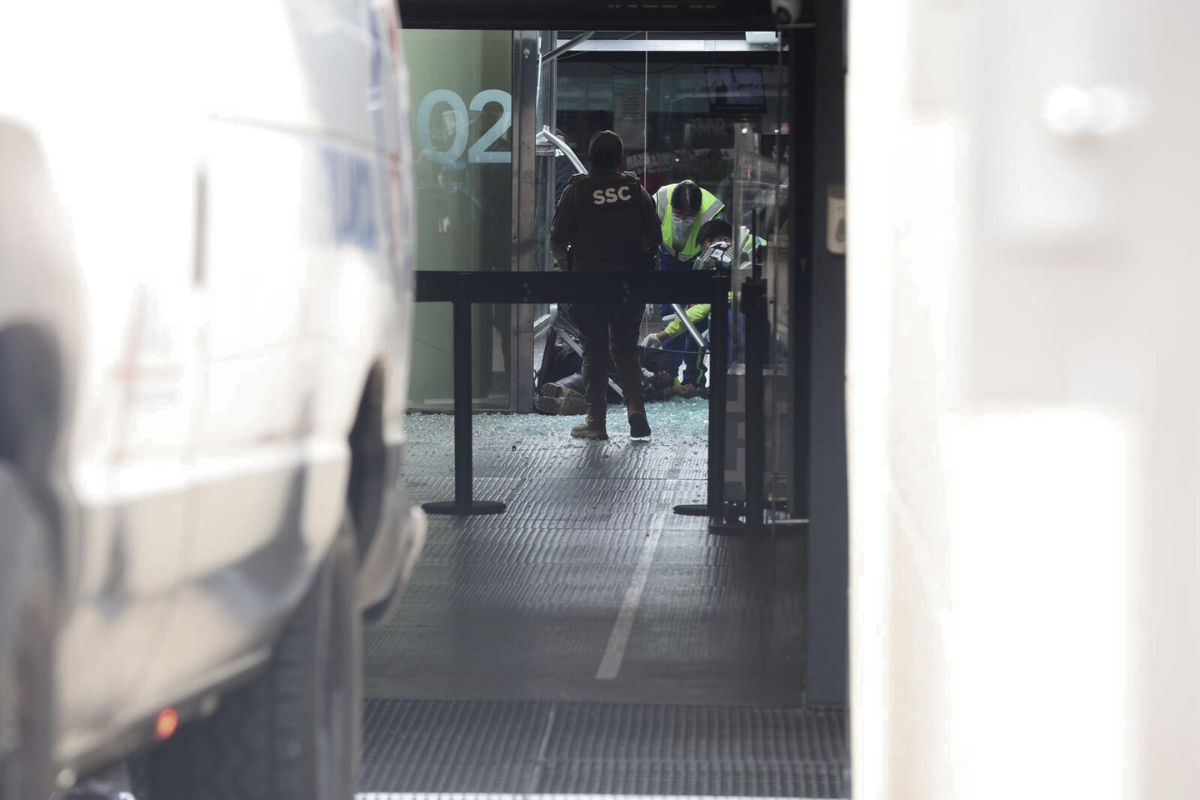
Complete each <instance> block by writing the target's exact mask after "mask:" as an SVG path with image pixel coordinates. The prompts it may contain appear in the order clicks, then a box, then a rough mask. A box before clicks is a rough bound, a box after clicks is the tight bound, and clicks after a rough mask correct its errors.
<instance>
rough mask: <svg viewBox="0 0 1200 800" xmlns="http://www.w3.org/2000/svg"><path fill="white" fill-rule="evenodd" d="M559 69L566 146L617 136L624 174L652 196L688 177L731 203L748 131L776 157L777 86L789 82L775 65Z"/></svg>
mask: <svg viewBox="0 0 1200 800" xmlns="http://www.w3.org/2000/svg"><path fill="white" fill-rule="evenodd" d="M558 71H559V74H558V96H557V124H558V127H559V128H560V129H561V130H562V131H563V132H564V134H565V135H566V139H567V142H568V144H570V145H571V146H572V147H574V148H575V149H576V150H577V151H586V149H587V142H588V140H589V139H590V138H591V136H592V134H593V133H595V132H596V131H599V130H604V129H606V128H607V129H611V130H615V131H617V133H619V134H621V137H622V139H624V141H625V152H626V160H625V169H627V170H629V171H631V172H635V173H637V175H638V176H639V177H641V178H642V179H643V183H644V185H645V187H646V190H647V191H649V192H651V193H653V192H654V191H655V190H656V189H658V188H659V187H660V186H663V185H666V184H671V183H676V182H678V181H681V180H683V179H685V178H689V179H691V180H694V181H696V183H698V184H699V185H700V186H701V187H702V188H704V189H707V190H708V191H710V192H712V193H713V194H715V195H717V196H718V197H720V198H721V199H722V200H723V201H724V202H725V204H726V205H727V206H728V205H732V202H733V177H734V176H733V154H734V152H735V150H736V149H737V147H738V137H739V136H742V135H745V134H743V128H746V129H747V131H749V130H750V128H752V129H753V131H754V132H755V133H756V134H758V135H757V137H756V138H757V141H758V144H759V147H760V152H761V153H762V154H763V155H764V156H773V155H774V148H775V146H776V144H777V141H778V139H779V137H778V135H777V133H776V129H777V127H778V126H777V124H776V120H778V119H780V115H779V109H778V108H777V107H776V106H777V97H778V89H779V81H780V79H781V78H784V79H785V78H786V76H784V75H782V74H781V72H780V69H779V67H778V66H776V65H766V64H763V65H746V64H742V63H738V62H723V63H708V64H692V63H685V64H665V65H664V64H661V63H657V62H650V63H649V64H648V66H643V65H642V64H640V63H637V62H606V63H595V62H591V61H582V60H579V59H564V60H562V61H561V62H560V63H559V65H558ZM743 123H747V124H743Z"/></svg>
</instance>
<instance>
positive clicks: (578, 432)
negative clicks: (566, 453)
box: [571, 414, 608, 439]
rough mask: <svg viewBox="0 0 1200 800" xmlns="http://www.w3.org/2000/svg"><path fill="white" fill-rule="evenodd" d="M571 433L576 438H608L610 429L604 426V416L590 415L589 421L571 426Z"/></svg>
mask: <svg viewBox="0 0 1200 800" xmlns="http://www.w3.org/2000/svg"><path fill="white" fill-rule="evenodd" d="M571 435H572V436H574V437H575V438H576V439H607V438H608V431H607V430H606V429H605V427H604V417H593V416H592V415H591V414H589V415H588V418H587V422H585V423H583V424H582V425H576V426H575V427H574V428H571Z"/></svg>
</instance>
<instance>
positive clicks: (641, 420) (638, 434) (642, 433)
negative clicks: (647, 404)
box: [629, 411, 650, 439]
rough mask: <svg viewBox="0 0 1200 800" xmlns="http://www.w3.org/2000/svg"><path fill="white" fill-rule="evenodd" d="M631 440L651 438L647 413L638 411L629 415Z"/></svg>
mask: <svg viewBox="0 0 1200 800" xmlns="http://www.w3.org/2000/svg"><path fill="white" fill-rule="evenodd" d="M629 438H630V439H649V438H650V421H649V420H648V419H646V412H644V411H636V412H634V413H632V414H630V415H629Z"/></svg>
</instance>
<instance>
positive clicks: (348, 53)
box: [0, 0, 425, 800]
mask: <svg viewBox="0 0 1200 800" xmlns="http://www.w3.org/2000/svg"><path fill="white" fill-rule="evenodd" d="M397 26H398V22H397V20H396V16H395V10H394V5H393V3H391V2H389V0H209V1H208V2H204V3H186V4H183V3H162V2H158V1H157V0H114V1H113V2H104V3H86V2H78V3H74V2H68V3H43V2H14V3H8V4H6V5H4V6H3V8H0V800H31V798H39V797H46V796H48V792H49V789H50V782H51V779H52V778H53V779H56V780H57V783H58V785H60V786H65V785H69V784H70V783H71V782H72V780H73V779H74V778H75V776H81V775H84V774H87V773H88V772H89V771H90V770H92V769H94V768H96V767H98V766H100V765H103V764H107V763H110V762H113V761H115V760H117V759H120V758H123V757H126V756H128V755H131V754H134V753H142V754H145V755H144V758H141V759H139V761H140V763H141V765H142V766H143V767H144V769H145V785H146V786H147V787H148V788H149V791H150V794H151V796H152V797H154V798H157V800H168V799H169V800H185V799H186V798H191V797H222V798H231V799H232V798H244V799H246V800H248V799H249V798H262V799H263V800H267V799H270V800H284V799H285V798H286V800H302V799H303V798H314V799H316V798H322V799H324V798H342V800H344V799H345V798H347V797H350V796H351V795H352V794H353V791H354V789H355V788H356V787H355V784H356V780H357V765H358V755H359V744H360V724H359V714H360V709H359V706H360V694H361V656H360V647H359V640H360V630H361V627H360V624H361V622H360V621H361V618H362V617H363V615H381V614H385V613H386V611H387V610H388V609H389V608H390V607H391V605H392V601H393V599H394V598H395V596H396V595H397V594H398V591H399V587H400V585H401V584H402V583H403V581H404V578H405V577H406V575H407V573H408V570H409V569H410V568H411V566H412V564H413V561H414V560H415V558H416V555H417V553H418V552H419V550H420V547H421V544H422V542H423V539H424V534H425V524H424V518H423V516H421V513H420V511H419V510H418V509H413V508H411V507H410V506H409V503H408V501H407V499H406V496H405V492H404V487H403V484H402V480H401V476H400V464H401V451H402V444H403V433H402V422H403V416H404V412H405V398H406V395H407V378H408V372H409V326H410V309H411V301H412V287H413V273H412V252H413V242H412V230H413V226H412V224H411V219H410V218H411V210H412V197H411V188H410V183H409V175H410V173H411V166H412V164H411V147H410V144H409V128H408V109H407V89H406V74H405V71H404V66H403V64H404V62H403V58H402V54H401V48H400V37H399V31H398V27H397ZM155 743H157V746H155V747H153V749H148V748H149V747H150V746H151V745H154V744H155Z"/></svg>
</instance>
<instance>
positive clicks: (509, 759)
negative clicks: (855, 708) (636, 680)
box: [362, 700, 848, 798]
mask: <svg viewBox="0 0 1200 800" xmlns="http://www.w3.org/2000/svg"><path fill="white" fill-rule="evenodd" d="M366 741H367V748H366V753H365V756H364V768H363V781H362V789H363V791H364V792H368V793H370V792H375V793H389V792H395V793H404V794H412V793H416V794H438V793H440V794H446V793H453V794H461V793H474V794H516V795H522V794H524V795H529V794H552V795H564V794H571V795H658V796H662V795H671V796H674V795H681V794H682V795H697V796H709V797H711V796H736V797H810V798H835V797H845V796H847V792H846V788H847V777H846V775H845V770H846V766H847V764H848V759H847V755H846V749H845V745H844V742H845V717H844V713H843V712H842V711H841V710H839V709H782V708H747V707H728V706H691V705H689V706H677V705H671V706H665V705H643V704H638V705H628V704H615V703H559V702H555V701H529V702H505V701H454V700H376V701H370V702H368V703H367V708H366Z"/></svg>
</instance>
